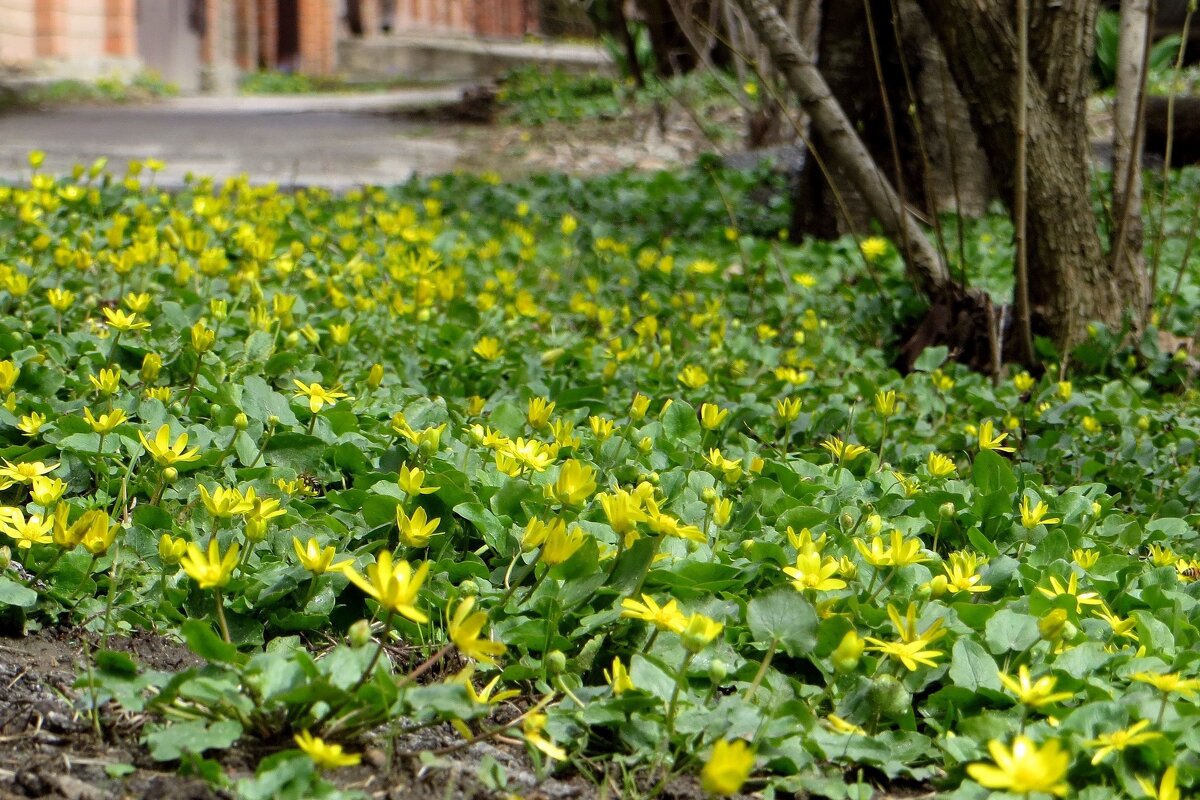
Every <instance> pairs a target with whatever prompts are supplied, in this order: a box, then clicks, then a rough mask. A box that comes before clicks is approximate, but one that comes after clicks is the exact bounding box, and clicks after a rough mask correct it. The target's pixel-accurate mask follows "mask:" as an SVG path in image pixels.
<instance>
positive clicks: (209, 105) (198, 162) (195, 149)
mask: <svg viewBox="0 0 1200 800" xmlns="http://www.w3.org/2000/svg"><path fill="white" fill-rule="evenodd" d="M460 94H461V87H443V88H437V89H413V90H403V91H396V92H386V93H379V94H347V95H294V96H263V97H229V98H215V97H186V98H175V99H171V100H167V101H163V102H160V103H155V104H152V105H144V106H132V105H129V106H105V107H83V106H79V107H70V108H62V109H56V110H52V111H41V112H31V113H21V114H12V115H8V116H0V180H6V181H7V180H22V179H27V178H28V167H27V162H26V157H27V154H28V153H29V151H31V150H43V151H45V152H46V169H48V170H50V171H52V172H55V173H66V172H70V170H71V167H72V166H73V165H74V164H77V163H82V164H85V165H90V164H91V163H92V162H93V161H95V160H96V159H97V158H100V157H102V156H104V157H108V159H109V168H110V170H113V171H115V172H116V173H117V174H121V173H122V172H123V170H124V167H125V163H126V162H128V161H129V160H134V159H144V158H149V157H153V158H157V159H159V160H160V161H163V162H166V164H167V168H166V169H165V170H163V172H162V174H161V175H160V178H159V184H160V185H162V186H166V187H172V186H178V185H180V184H181V183H182V182H183V180H184V176H185V175H186V174H187V173H189V172H190V173H193V174H196V175H212V176H215V177H220V178H224V177H229V176H233V175H239V174H241V173H243V172H244V173H246V174H247V175H249V176H250V179H251V180H252V181H254V182H255V183H269V182H278V183H279V184H281V185H283V186H312V185H320V186H327V187H329V188H331V189H338V190H341V189H348V188H351V187H354V186H359V185H362V184H365V183H375V184H389V183H396V182H400V181H404V180H406V179H407V178H409V177H410V176H412V175H413V174H414V173H432V172H445V171H447V170H450V169H453V168H454V165H455V162H456V161H457V159H458V156H459V155H460V148H459V146H458V145H457V144H456V143H455V141H454V137H453V136H452V135H447V133H448V132H447V131H446V130H444V129H439V127H438V125H437V124H434V123H429V124H426V123H421V124H413V123H408V122H403V121H397V120H396V119H395V118H393V117H390V116H389V114H390V113H392V112H397V111H403V110H405V109H414V108H421V107H428V106H431V105H438V104H441V103H446V102H451V101H453V100H456V99H457V98H458V97H459V96H460Z"/></svg>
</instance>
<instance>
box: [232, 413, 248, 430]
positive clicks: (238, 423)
mask: <svg viewBox="0 0 1200 800" xmlns="http://www.w3.org/2000/svg"><path fill="white" fill-rule="evenodd" d="M233 427H235V428H237V429H238V430H239V431H244V430H246V428H248V427H250V418H249V417H247V416H246V412H244V411H239V412H238V415H237V416H236V417H234V418H233Z"/></svg>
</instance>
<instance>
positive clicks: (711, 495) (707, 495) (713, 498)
mask: <svg viewBox="0 0 1200 800" xmlns="http://www.w3.org/2000/svg"><path fill="white" fill-rule="evenodd" d="M718 497H720V495H718V494H717V490H716V489H714V488H712V487H711V486H709V487H707V488H705V489H704V490H703V491H702V492H700V499H701V500H703V501H704V503H705V505H710V506H711V505H712V504H713V503H715V502H717V498H718Z"/></svg>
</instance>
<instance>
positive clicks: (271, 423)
mask: <svg viewBox="0 0 1200 800" xmlns="http://www.w3.org/2000/svg"><path fill="white" fill-rule="evenodd" d="M279 421H280V420H279V417H278V416H277V415H275V414H272V415H271V416H269V417H267V427H268V428H277V427H279Z"/></svg>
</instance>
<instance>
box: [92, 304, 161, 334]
mask: <svg viewBox="0 0 1200 800" xmlns="http://www.w3.org/2000/svg"><path fill="white" fill-rule="evenodd" d="M103 311H104V317H105V319H107V320H108V324H109V325H110V326H112V327H114V328H116V329H117V330H119V331H120V332H121V333H128V332H129V331H144V330H146V329H147V328H149V327H150V323H149V322H141V321H139V320H138V318H137V314H126V313H125V312H124V311H114V310H113V309H111V308H107V307H106V308H104V309H103Z"/></svg>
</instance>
